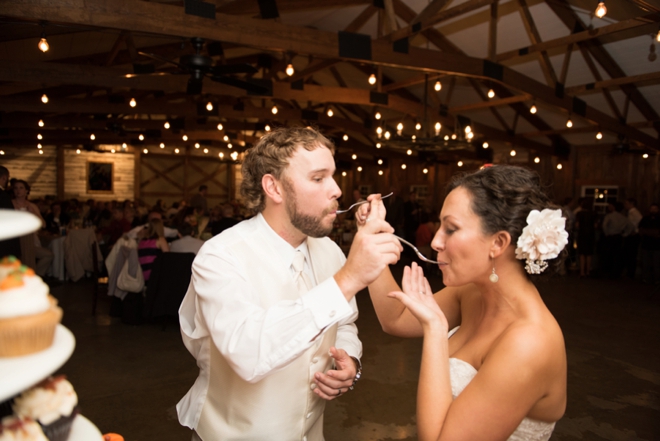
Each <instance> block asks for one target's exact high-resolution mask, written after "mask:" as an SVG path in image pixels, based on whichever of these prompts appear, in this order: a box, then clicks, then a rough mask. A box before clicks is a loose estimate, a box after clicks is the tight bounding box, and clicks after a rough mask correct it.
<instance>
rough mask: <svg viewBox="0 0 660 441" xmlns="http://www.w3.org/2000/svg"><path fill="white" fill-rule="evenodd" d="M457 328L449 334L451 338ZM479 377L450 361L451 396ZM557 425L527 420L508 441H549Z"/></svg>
mask: <svg viewBox="0 0 660 441" xmlns="http://www.w3.org/2000/svg"><path fill="white" fill-rule="evenodd" d="M456 330H457V328H454V329H452V331H451V332H450V333H449V336H450V337H451V336H452V335H453V334H454V332H456ZM475 375H477V370H476V369H475V368H474V367H473V366H472V365H471V364H470V363H468V362H466V361H463V360H461V359H459V358H450V359H449V377H450V381H451V394H452V395H453V396H454V399H456V397H457V396H458V395H459V394H460V393H461V392H463V389H465V388H466V387H467V385H468V384H469V383H470V381H472V379H473V378H474V376H475ZM554 428H555V423H546V422H545V421H538V420H533V419H531V418H525V419H523V420H522V422H521V423H520V425H519V426H518V427H517V428H516V430H515V431H514V432H513V434H511V436H510V437H509V439H508V441H547V440H549V439H550V435H552V431H553V429H554Z"/></svg>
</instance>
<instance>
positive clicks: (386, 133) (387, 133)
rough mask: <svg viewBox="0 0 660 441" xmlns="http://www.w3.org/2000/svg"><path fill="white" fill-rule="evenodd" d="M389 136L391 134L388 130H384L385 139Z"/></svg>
mask: <svg viewBox="0 0 660 441" xmlns="http://www.w3.org/2000/svg"><path fill="white" fill-rule="evenodd" d="M390 136H392V135H391V134H390V131H389V130H386V131H385V139H390Z"/></svg>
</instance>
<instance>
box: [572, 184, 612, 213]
mask: <svg viewBox="0 0 660 441" xmlns="http://www.w3.org/2000/svg"><path fill="white" fill-rule="evenodd" d="M580 196H582V197H584V198H590V199H593V203H594V211H595V212H596V213H599V214H605V213H606V212H607V204H609V203H610V202H616V201H617V199H618V197H619V187H618V186H616V185H583V186H582V191H581V193H580Z"/></svg>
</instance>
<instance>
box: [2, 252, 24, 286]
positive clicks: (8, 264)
mask: <svg viewBox="0 0 660 441" xmlns="http://www.w3.org/2000/svg"><path fill="white" fill-rule="evenodd" d="M20 267H21V261H20V260H18V259H17V258H16V256H5V257H3V258H2V259H0V280H2V279H4V278H5V277H7V274H9V273H11V272H12V271H16V270H17V269H19V268H20Z"/></svg>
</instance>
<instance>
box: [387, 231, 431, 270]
mask: <svg viewBox="0 0 660 441" xmlns="http://www.w3.org/2000/svg"><path fill="white" fill-rule="evenodd" d="M393 236H394V237H396V238H397V239H399V241H400V242H403V243H405V244H406V245H408V246H409V247H410V248H412V249H413V250H414V251H415V253H416V254H417V257H419V258H420V259H422V260H423V261H424V262H428V263H433V264H435V265H437V264H438V262H436V261H435V260H431V259H429V258H428V257H426V256H425V255H423V254H422V253H420V252H419V250H418V249H417V247H416V246H415V245H413V244H411V243H410V242H408V241H407V240H405V239H401V238H400V237H399V236H397V235H396V234H394V235H393Z"/></svg>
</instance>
